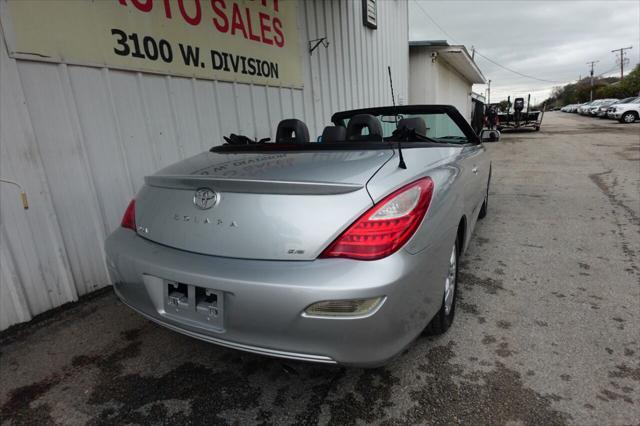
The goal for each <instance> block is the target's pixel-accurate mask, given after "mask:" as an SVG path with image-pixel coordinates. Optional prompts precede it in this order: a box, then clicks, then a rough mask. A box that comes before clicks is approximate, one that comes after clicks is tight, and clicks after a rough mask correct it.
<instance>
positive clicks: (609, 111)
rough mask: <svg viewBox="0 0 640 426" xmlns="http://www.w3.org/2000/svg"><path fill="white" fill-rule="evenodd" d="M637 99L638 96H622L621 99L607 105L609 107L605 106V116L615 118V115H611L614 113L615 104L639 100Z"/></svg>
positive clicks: (639, 98)
mask: <svg viewBox="0 0 640 426" xmlns="http://www.w3.org/2000/svg"><path fill="white" fill-rule="evenodd" d="M639 100H640V97H638V96H632V97H630V98H624V99H622V100H621V101H618V102H616V103H614V104H612V105H609V108H607V118H610V119H615V117H614V116H613V114H614V113H613V109H614V108H615V107H616V105H621V104H628V103H633V102H634V101H639Z"/></svg>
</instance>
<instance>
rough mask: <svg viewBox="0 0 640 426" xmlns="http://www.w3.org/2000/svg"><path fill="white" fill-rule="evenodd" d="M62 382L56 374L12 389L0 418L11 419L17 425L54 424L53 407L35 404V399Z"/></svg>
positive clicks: (0, 412)
mask: <svg viewBox="0 0 640 426" xmlns="http://www.w3.org/2000/svg"><path fill="white" fill-rule="evenodd" d="M58 383H60V376H59V375H57V374H54V375H52V376H49V377H47V378H46V379H43V380H41V381H39V382H35V383H31V384H29V385H26V386H22V387H19V388H16V389H14V390H12V391H11V392H10V393H9V397H8V399H7V401H6V402H5V403H4V404H3V405H2V408H1V409H0V419H2V422H3V423H4V421H5V420H7V419H11V420H12V422H13V423H14V424H17V425H35V424H38V425H41V424H44V425H49V424H51V425H53V424H55V422H54V421H53V418H52V417H51V407H49V405H48V404H40V405H34V403H35V401H36V400H37V399H38V398H40V397H41V396H43V395H44V394H46V393H47V392H49V390H50V389H51V388H53V387H54V386H56V385H57V384H58Z"/></svg>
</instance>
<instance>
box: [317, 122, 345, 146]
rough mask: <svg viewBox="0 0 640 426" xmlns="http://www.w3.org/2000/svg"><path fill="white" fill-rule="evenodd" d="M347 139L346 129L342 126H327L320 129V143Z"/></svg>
mask: <svg viewBox="0 0 640 426" xmlns="http://www.w3.org/2000/svg"><path fill="white" fill-rule="evenodd" d="M346 140H347V129H345V128H344V127H342V126H327V127H325V128H324V130H323V131H322V143H335V142H341V141H346Z"/></svg>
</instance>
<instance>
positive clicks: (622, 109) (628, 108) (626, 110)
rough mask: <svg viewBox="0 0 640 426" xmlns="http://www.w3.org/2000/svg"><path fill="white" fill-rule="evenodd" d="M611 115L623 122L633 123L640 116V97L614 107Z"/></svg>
mask: <svg viewBox="0 0 640 426" xmlns="http://www.w3.org/2000/svg"><path fill="white" fill-rule="evenodd" d="M611 115H612V117H613V118H614V119H616V120H618V121H619V122H621V123H633V122H635V121H636V120H638V119H639V118H640V97H638V98H635V99H634V100H633V101H631V102H628V103H625V104H616V105H614V106H613V107H612V112H611Z"/></svg>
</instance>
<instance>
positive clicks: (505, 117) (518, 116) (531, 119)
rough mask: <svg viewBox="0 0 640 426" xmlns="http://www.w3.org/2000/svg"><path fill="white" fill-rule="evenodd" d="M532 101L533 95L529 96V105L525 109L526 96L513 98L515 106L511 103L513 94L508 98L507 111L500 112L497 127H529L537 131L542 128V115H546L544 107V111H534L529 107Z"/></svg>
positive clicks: (505, 128) (509, 128)
mask: <svg viewBox="0 0 640 426" xmlns="http://www.w3.org/2000/svg"><path fill="white" fill-rule="evenodd" d="M530 101H531V95H529V96H528V98H527V105H526V109H525V102H524V98H515V99H514V100H513V108H512V105H511V96H509V97H508V98H507V111H506V112H499V113H498V125H497V129H498V130H500V131H503V130H512V129H522V128H529V129H533V130H535V131H538V130H540V126H541V125H542V117H543V116H544V107H543V108H542V111H540V110H536V111H532V110H530V109H529V107H530Z"/></svg>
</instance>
